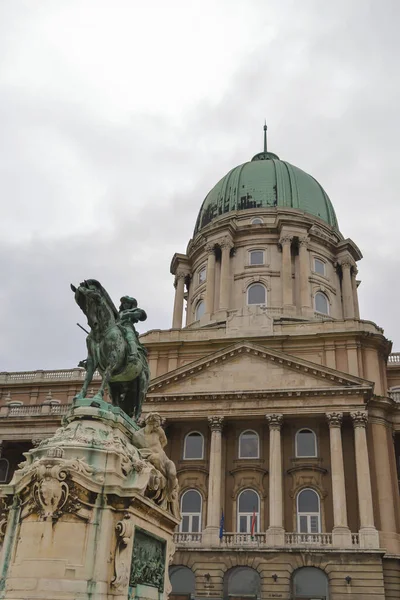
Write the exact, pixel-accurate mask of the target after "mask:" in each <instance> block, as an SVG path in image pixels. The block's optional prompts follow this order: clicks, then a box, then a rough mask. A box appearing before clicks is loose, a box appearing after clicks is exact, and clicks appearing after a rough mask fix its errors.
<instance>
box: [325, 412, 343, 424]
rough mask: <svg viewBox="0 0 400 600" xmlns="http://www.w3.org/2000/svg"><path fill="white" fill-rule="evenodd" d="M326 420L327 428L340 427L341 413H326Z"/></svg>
mask: <svg viewBox="0 0 400 600" xmlns="http://www.w3.org/2000/svg"><path fill="white" fill-rule="evenodd" d="M325 416H326V420H327V421H328V425H329V427H339V428H340V427H341V426H342V420H343V413H341V412H332V413H326V415H325Z"/></svg>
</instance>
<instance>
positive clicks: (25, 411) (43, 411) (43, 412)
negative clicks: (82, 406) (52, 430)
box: [0, 404, 72, 419]
mask: <svg viewBox="0 0 400 600" xmlns="http://www.w3.org/2000/svg"><path fill="white" fill-rule="evenodd" d="M71 406H72V405H71V404H28V405H27V406H23V405H20V406H18V405H12V404H11V405H8V406H2V407H1V408H0V418H2V417H3V418H7V417H12V418H18V419H19V418H20V417H41V416H49V415H50V416H52V415H54V416H62V415H65V414H66V413H67V412H68V410H69V409H70V407H71Z"/></svg>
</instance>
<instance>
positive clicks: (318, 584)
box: [293, 567, 329, 600]
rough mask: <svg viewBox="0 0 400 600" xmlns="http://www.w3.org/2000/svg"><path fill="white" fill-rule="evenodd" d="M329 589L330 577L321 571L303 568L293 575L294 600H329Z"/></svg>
mask: <svg viewBox="0 0 400 600" xmlns="http://www.w3.org/2000/svg"><path fill="white" fill-rule="evenodd" d="M328 589H329V582H328V577H327V575H326V573H324V572H323V571H322V570H321V569H317V568H316V567H302V568H301V569H297V571H295V572H294V573H293V598H318V600H328V597H329V595H328V594H329V591H328Z"/></svg>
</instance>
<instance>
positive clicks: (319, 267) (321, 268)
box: [314, 258, 325, 275]
mask: <svg viewBox="0 0 400 600" xmlns="http://www.w3.org/2000/svg"><path fill="white" fill-rule="evenodd" d="M314 271H315V272H316V273H319V274H320V275H325V263H323V262H322V260H319V259H318V258H315V259H314Z"/></svg>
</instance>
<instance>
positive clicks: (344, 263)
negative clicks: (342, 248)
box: [340, 258, 354, 269]
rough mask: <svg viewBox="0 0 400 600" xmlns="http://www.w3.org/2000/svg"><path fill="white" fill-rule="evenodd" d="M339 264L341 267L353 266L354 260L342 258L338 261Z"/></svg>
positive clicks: (348, 267) (349, 267)
mask: <svg viewBox="0 0 400 600" xmlns="http://www.w3.org/2000/svg"><path fill="white" fill-rule="evenodd" d="M340 266H341V267H342V269H351V267H354V262H353V261H352V260H351V259H350V258H343V259H342V260H341V261H340Z"/></svg>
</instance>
